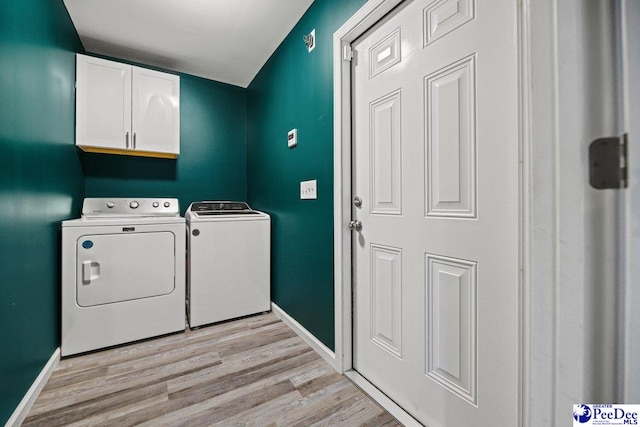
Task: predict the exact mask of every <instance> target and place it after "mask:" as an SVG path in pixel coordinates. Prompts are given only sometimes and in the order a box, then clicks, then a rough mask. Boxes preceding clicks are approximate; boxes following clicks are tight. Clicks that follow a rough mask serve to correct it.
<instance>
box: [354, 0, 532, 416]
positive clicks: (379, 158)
mask: <svg viewBox="0 0 640 427" xmlns="http://www.w3.org/2000/svg"><path fill="white" fill-rule="evenodd" d="M515 35H516V2H515V1H501V2H484V1H477V2H474V0H457V1H454V0H437V1H433V0H415V1H407V2H404V3H403V4H402V5H401V6H400V7H399V8H398V9H396V10H395V11H394V12H393V13H392V14H391V15H390V16H388V17H387V18H385V19H384V20H383V21H382V22H381V23H379V24H377V25H376V26H374V27H373V28H372V29H371V30H369V31H368V32H367V33H365V34H364V35H363V36H362V37H360V38H359V39H358V40H356V41H355V42H354V43H353V44H352V48H353V52H354V58H353V60H352V64H353V66H352V93H353V102H352V105H353V107H352V108H353V114H352V120H353V122H352V129H353V147H352V159H353V171H352V183H353V188H352V195H353V196H354V197H359V198H360V199H361V200H362V204H361V206H360V207H357V206H355V205H354V207H353V214H352V217H353V219H354V220H358V221H360V222H361V224H362V229H361V231H354V233H353V243H352V245H353V281H354V283H353V289H354V313H353V323H354V324H353V328H354V329H353V334H354V338H353V365H354V368H355V369H356V370H357V371H358V372H359V373H360V374H361V375H363V376H364V377H365V378H367V379H368V380H369V381H370V382H371V383H373V384H374V385H375V386H376V387H378V388H379V389H380V390H381V391H382V392H384V393H385V394H387V395H388V396H389V397H390V398H391V399H393V400H394V401H395V402H396V403H398V404H399V405H400V406H402V407H403V408H404V409H405V410H406V411H407V412H409V413H410V414H412V415H413V416H414V417H415V418H416V419H418V420H419V421H420V422H422V423H424V424H426V425H429V426H462V425H473V426H513V425H517V414H518V409H517V406H518V390H519V389H518V275H519V273H518V266H519V253H518V252H519V245H518V242H519V237H518V200H519V199H518V185H519V184H518V113H517V112H518V104H517V103H518V99H517V93H518V92H517V89H518V88H517V81H518V80H517V51H516V38H515Z"/></svg>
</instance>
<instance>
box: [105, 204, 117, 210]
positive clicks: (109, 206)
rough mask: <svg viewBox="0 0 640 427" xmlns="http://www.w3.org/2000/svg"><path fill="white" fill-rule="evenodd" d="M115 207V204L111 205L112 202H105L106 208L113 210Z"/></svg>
mask: <svg viewBox="0 0 640 427" xmlns="http://www.w3.org/2000/svg"><path fill="white" fill-rule="evenodd" d="M115 205H116V204H115V203H113V202H107V207H108V208H109V209H113V207H114V206H115Z"/></svg>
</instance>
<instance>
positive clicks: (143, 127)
mask: <svg viewBox="0 0 640 427" xmlns="http://www.w3.org/2000/svg"><path fill="white" fill-rule="evenodd" d="M76 67H77V68H76V73H77V74H76V145H77V146H79V147H80V148H81V149H83V150H85V151H92V152H101V153H115V154H128V155H134V156H151V157H171V158H175V157H177V156H178V154H180V77H179V76H176V75H173V74H167V73H161V72H158V71H153V70H147V69H144V68H140V67H134V66H131V65H126V64H121V63H118V62H114V61H108V60H105V59H100V58H94V57H90V56H86V55H80V54H78V55H77V58H76Z"/></svg>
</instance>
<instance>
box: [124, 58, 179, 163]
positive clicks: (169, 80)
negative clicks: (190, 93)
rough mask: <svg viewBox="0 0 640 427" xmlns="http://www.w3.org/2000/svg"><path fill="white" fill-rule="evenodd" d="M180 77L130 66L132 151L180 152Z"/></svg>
mask: <svg viewBox="0 0 640 427" xmlns="http://www.w3.org/2000/svg"><path fill="white" fill-rule="evenodd" d="M179 98H180V78H179V77H178V76H175V75H172V74H167V73H161V72H157V71H153V70H147V69H144V68H139V67H133V119H132V120H133V132H134V137H135V140H134V147H133V148H134V149H136V150H143V151H156V152H166V153H175V154H179V153H180V124H179V123H180V109H179V105H178V104H179Z"/></svg>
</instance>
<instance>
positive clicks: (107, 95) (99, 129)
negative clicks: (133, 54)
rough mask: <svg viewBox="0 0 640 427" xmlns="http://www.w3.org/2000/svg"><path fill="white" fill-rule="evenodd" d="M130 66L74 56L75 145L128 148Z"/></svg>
mask: <svg viewBox="0 0 640 427" xmlns="http://www.w3.org/2000/svg"><path fill="white" fill-rule="evenodd" d="M130 130H131V66H130V65H125V64H120V63H117V62H113V61H107V60H105V59H100V58H92V57H90V56H85V55H76V145H79V146H88V147H103V148H115V149H126V148H129V145H131V137H132V135H131V134H130Z"/></svg>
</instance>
